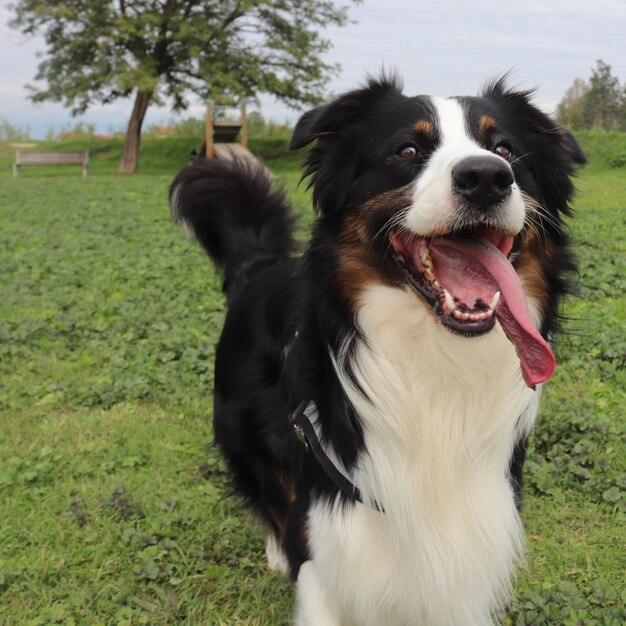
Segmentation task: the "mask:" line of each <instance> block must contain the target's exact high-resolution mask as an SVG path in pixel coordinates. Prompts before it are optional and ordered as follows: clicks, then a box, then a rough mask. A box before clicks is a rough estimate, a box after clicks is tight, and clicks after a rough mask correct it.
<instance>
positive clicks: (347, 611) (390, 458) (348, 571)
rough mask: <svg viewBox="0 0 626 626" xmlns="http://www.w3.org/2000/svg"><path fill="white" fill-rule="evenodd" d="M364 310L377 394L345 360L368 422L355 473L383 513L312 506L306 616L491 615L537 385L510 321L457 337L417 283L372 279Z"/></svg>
mask: <svg viewBox="0 0 626 626" xmlns="http://www.w3.org/2000/svg"><path fill="white" fill-rule="evenodd" d="M357 321H358V325H359V327H360V329H361V331H362V333H363V336H364V337H365V341H364V342H362V341H359V343H358V345H357V347H356V352H355V353H354V359H353V360H352V362H351V367H352V370H353V372H354V374H355V376H356V379H357V381H358V383H359V384H360V385H361V387H362V388H363V390H364V391H365V393H366V394H367V398H364V397H363V395H362V394H361V393H360V392H359V391H358V390H357V389H356V388H355V387H354V385H353V384H352V382H351V381H350V379H349V378H348V377H347V376H345V374H344V371H345V370H344V368H343V364H342V363H341V361H339V362H337V363H336V368H337V373H338V375H339V376H340V378H341V381H342V385H343V387H344V389H345V391H346V393H347V394H348V396H349V398H350V400H351V402H352V403H353V404H354V406H355V408H356V410H357V412H358V414H359V416H360V418H361V420H362V423H363V426H364V437H365V450H366V454H365V455H364V456H363V457H362V458H361V459H360V461H359V464H358V467H357V468H356V471H355V472H354V474H353V480H354V482H355V484H356V485H357V486H358V487H359V488H360V489H361V490H362V492H363V494H364V496H365V497H366V498H374V499H376V500H377V501H379V502H380V503H381V504H382V505H383V506H384V508H385V512H384V513H379V512H377V511H375V510H374V509H372V508H370V507H368V506H365V505H361V504H355V505H353V506H347V507H341V506H330V505H328V504H324V503H321V502H318V503H316V504H314V505H313V506H312V508H311V510H310V515H309V537H310V540H309V544H310V548H311V553H312V561H310V562H307V563H306V564H305V565H304V566H303V568H306V570H304V571H303V570H301V574H300V577H299V578H298V612H297V615H298V621H297V623H298V624H299V625H302V626H309V625H313V624H315V625H316V626H326V625H328V626H335V625H339V624H340V625H341V626H405V625H406V626H417V625H419V626H486V625H488V624H492V623H493V621H494V619H497V615H498V614H499V610H500V609H501V608H502V603H503V601H505V600H506V598H507V596H508V594H509V591H510V589H511V584H512V576H513V569H514V564H515V562H516V560H517V559H518V558H519V557H520V556H521V555H522V553H523V532H522V525H521V522H520V520H519V516H518V513H517V509H516V506H515V502H514V496H513V492H512V488H511V485H510V482H509V462H510V459H511V455H512V451H513V446H514V443H515V441H516V439H517V437H519V435H520V433H522V432H526V431H528V430H529V429H530V428H531V426H532V423H533V421H534V419H535V414H536V410H537V404H538V401H537V399H538V394H536V393H535V392H533V391H532V390H530V389H528V388H527V387H526V385H525V384H524V381H523V379H522V376H521V372H520V365H519V360H518V358H517V355H516V353H515V349H514V347H513V345H512V344H511V342H510V341H509V340H508V339H507V338H506V336H505V335H504V333H503V331H502V330H501V328H500V327H499V325H496V327H495V328H494V329H493V330H492V331H491V332H490V333H488V334H487V335H484V336H482V337H476V338H464V337H459V336H456V335H454V334H452V333H451V332H449V331H447V330H445V329H444V328H442V326H441V324H440V323H439V322H438V321H437V320H436V319H435V317H434V314H433V312H432V311H431V310H429V308H428V307H427V306H426V305H424V304H423V303H422V302H421V301H420V299H419V297H418V296H417V295H415V294H414V293H413V292H412V291H410V290H409V289H408V288H407V289H406V290H404V289H396V288H391V287H384V286H372V287H369V288H368V289H367V290H366V291H365V293H364V295H363V297H362V301H361V306H360V309H359V313H358V319H357ZM312 598H313V599H312ZM321 604H323V606H321ZM324 612H325V613H324ZM320 616H322V617H320ZM324 619H326V620H327V621H324Z"/></svg>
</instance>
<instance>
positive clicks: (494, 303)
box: [489, 291, 500, 309]
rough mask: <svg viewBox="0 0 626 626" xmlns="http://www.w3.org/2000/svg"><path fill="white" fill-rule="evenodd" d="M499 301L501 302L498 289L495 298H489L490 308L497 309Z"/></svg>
mask: <svg viewBox="0 0 626 626" xmlns="http://www.w3.org/2000/svg"><path fill="white" fill-rule="evenodd" d="M498 302H500V292H499V291H496V293H494V294H493V298H491V300H489V308H490V309H495V308H496V307H497V306H498Z"/></svg>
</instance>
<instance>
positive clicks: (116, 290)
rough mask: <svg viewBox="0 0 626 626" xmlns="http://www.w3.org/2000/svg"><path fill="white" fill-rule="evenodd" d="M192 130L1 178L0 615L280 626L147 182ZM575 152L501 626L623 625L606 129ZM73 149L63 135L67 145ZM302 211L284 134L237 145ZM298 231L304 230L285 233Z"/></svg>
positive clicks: (160, 212)
mask: <svg viewBox="0 0 626 626" xmlns="http://www.w3.org/2000/svg"><path fill="white" fill-rule="evenodd" d="M198 139H199V138H198V137H194V138H184V137H175V138H166V139H150V138H148V139H147V140H146V141H145V142H144V144H143V151H144V152H143V154H142V159H143V163H144V164H147V165H146V169H147V171H152V172H153V174H151V175H141V176H137V177H133V178H125V177H119V176H113V175H111V174H112V172H113V171H114V169H115V162H116V161H117V159H118V158H119V151H120V149H121V142H120V141H119V140H109V141H101V140H95V139H86V140H79V139H74V140H72V141H67V142H55V144H54V145H57V146H58V145H61V146H63V147H67V148H69V147H71V146H76V147H81V146H85V145H88V146H90V148H91V149H92V150H93V159H92V174H91V175H90V177H88V178H87V179H82V178H81V177H80V176H79V175H77V176H74V175H71V174H68V173H67V170H63V169H60V170H58V169H57V170H55V169H54V168H51V169H50V170H49V171H48V170H46V168H41V169H40V168H32V169H31V170H28V169H26V168H25V170H24V176H23V178H20V179H18V180H16V181H14V180H12V179H11V177H10V169H9V168H8V167H7V166H8V163H9V162H10V160H11V159H12V156H13V154H12V153H11V152H10V151H7V152H3V150H4V147H3V144H1V143H0V162H2V164H3V173H2V179H1V184H0V219H1V220H2V225H3V226H2V229H0V276H1V280H0V414H1V415H0V419H1V420H2V429H0V498H1V501H2V515H1V516H0V624H2V625H3V626H4V625H6V626H15V625H21V624H25V625H27V624H33V625H35V624H36V625H41V626H43V625H44V624H45V625H48V624H114V625H115V624H118V625H130V624H132V625H135V624H139V625H141V624H146V625H151V626H152V625H157V626H158V625H165V624H175V623H181V624H207V625H211V626H214V625H215V626H218V625H219V626H222V625H223V626H232V625H234V624H242V625H243V624H245V625H248V626H281V625H287V624H289V623H290V615H291V610H292V604H293V600H292V587H291V585H290V584H289V583H287V582H285V581H283V580H282V579H281V578H280V577H279V576H278V575H276V574H272V573H269V572H268V571H267V568H266V565H265V556H264V552H263V544H262V540H261V536H260V533H259V531H258V529H257V528H256V526H255V524H254V523H252V522H251V520H250V518H249V516H248V515H247V514H246V513H245V512H244V509H243V506H242V505H241V503H240V502H239V501H238V499H237V498H235V497H233V496H232V491H231V487H230V485H229V483H228V478H227V472H226V469H225V467H224V463H223V462H222V460H221V459H220V457H219V455H218V453H217V450H216V449H215V447H214V446H213V445H212V435H211V429H210V416H211V405H212V400H211V389H212V376H213V374H212V361H213V355H214V345H215V341H216V339H217V336H218V333H219V332H220V328H221V324H222V319H223V314H224V302H223V298H222V295H221V292H220V286H221V281H220V277H219V276H217V275H216V274H215V273H214V271H213V270H212V268H211V266H210V264H209V263H208V261H207V260H206V259H205V258H204V257H203V255H202V253H201V252H200V250H199V249H198V247H197V246H196V245H194V244H193V243H190V242H188V241H186V240H185V238H184V237H183V236H182V235H181V233H180V232H178V231H177V229H176V228H174V226H173V225H172V223H171V221H170V218H169V215H168V208H167V200H166V196H167V188H168V185H169V182H170V181H171V179H172V177H173V175H174V173H175V172H176V171H177V170H178V169H179V168H180V167H182V166H183V165H184V163H185V162H186V158H187V154H188V152H189V147H190V143H191V145H192V147H193V145H195V144H194V143H193V142H194V141H195V142H197V141H198ZM579 139H580V141H581V143H582V145H583V148H584V149H585V150H586V151H587V152H588V154H589V155H590V156H591V164H590V167H589V168H588V169H586V170H583V171H582V173H581V176H580V178H579V180H578V186H579V188H580V199H579V200H578V202H577V204H576V210H577V217H576V219H575V220H574V221H573V223H572V227H573V231H574V236H575V238H576V240H577V242H578V250H579V254H580V258H581V282H582V285H583V286H582V292H581V297H580V298H578V299H574V300H572V301H571V302H569V303H568V305H567V308H566V310H565V315H566V317H567V321H566V323H565V330H566V331H567V332H566V333H562V334H561V335H559V337H558V343H557V363H558V365H557V373H556V375H555V377H554V379H553V380H551V381H550V382H549V383H548V384H547V385H546V386H545V390H544V392H543V403H542V410H541V415H540V420H539V423H538V425H537V428H536V429H535V432H534V434H533V436H532V438H531V449H530V451H529V465H528V471H527V473H526V482H527V489H526V498H525V502H524V521H525V525H526V530H527V536H528V542H529V565H528V568H527V571H525V572H523V573H522V575H521V576H520V580H519V581H518V584H517V590H516V597H517V600H516V602H515V604H514V606H513V609H512V611H511V612H510V615H509V617H508V618H507V621H506V624H507V625H508V626H544V625H547V624H553V625H554V626H562V625H570V624H571V625H574V624H576V625H578V624H584V625H585V626H587V625H589V626H590V625H595V624H597V625H598V626H617V625H618V624H619V625H621V624H622V623H624V621H625V619H626V615H625V613H624V606H625V605H626V603H625V602H624V600H625V598H624V597H623V580H622V573H623V571H624V565H625V563H624V552H623V536H624V514H623V512H622V507H623V498H624V491H625V490H626V486H625V484H624V475H625V474H626V471H625V468H624V453H623V442H622V437H623V432H624V430H625V429H626V418H625V416H624V410H623V407H624V405H625V398H624V395H625V394H624V389H626V380H625V376H626V375H625V369H624V361H623V358H624V353H625V352H626V347H625V345H624V337H623V324H624V312H623V311H624V310H625V305H626V302H625V299H626V298H625V296H624V291H625V286H626V285H625V277H624V273H623V258H624V252H625V250H624V241H623V237H621V236H620V235H621V233H623V232H624V226H625V224H624V216H625V215H626V206H625V204H624V198H625V197H626V193H625V191H626V170H624V169H623V168H622V169H610V167H609V162H610V160H611V159H613V158H614V156H615V155H618V154H620V153H623V152H626V136H624V135H619V134H617V133H608V134H607V133H593V132H588V133H584V134H583V135H580V136H579ZM81 141H82V142H83V143H81ZM251 144H252V149H253V150H254V151H257V152H258V153H261V154H263V155H264V157H265V159H266V161H267V162H268V164H269V165H270V167H271V168H272V169H273V170H274V171H275V172H276V173H277V174H278V175H279V176H280V178H281V179H282V180H284V181H285V183H286V185H287V190H288V193H289V196H290V197H291V198H292V199H293V200H294V202H295V204H296V207H297V210H298V211H299V212H300V213H301V214H302V219H301V223H302V224H305V223H306V222H307V221H308V220H310V219H311V216H310V212H309V207H310V203H309V197H308V194H307V193H306V192H305V191H304V190H303V189H302V188H298V186H297V183H298V179H299V172H298V171H297V168H296V165H297V161H298V160H299V159H300V158H301V155H299V154H297V153H295V154H294V153H285V142H284V141H283V140H274V139H272V140H269V139H266V140H255V141H254V142H251ZM303 230H304V229H303Z"/></svg>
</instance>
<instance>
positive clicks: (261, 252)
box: [170, 159, 295, 292]
mask: <svg viewBox="0 0 626 626" xmlns="http://www.w3.org/2000/svg"><path fill="white" fill-rule="evenodd" d="M170 206H171V209H172V216H173V218H174V220H175V221H176V222H177V223H178V224H179V225H180V226H182V228H183V229H184V230H185V231H186V232H187V234H188V235H190V236H191V237H193V238H194V239H197V240H198V241H199V242H200V244H201V245H202V247H203V248H204V249H205V251H206V252H207V254H208V255H209V257H210V258H211V259H212V260H213V262H214V263H215V264H216V265H217V266H218V268H220V269H223V270H224V272H225V280H224V291H226V292H229V291H230V286H231V285H233V283H234V282H235V279H236V277H237V275H238V274H239V272H240V271H241V270H242V268H243V267H244V266H245V265H246V264H249V263H250V262H251V261H254V260H256V259H260V258H271V257H277V256H278V257H284V256H288V255H289V254H290V253H291V252H292V251H293V250H294V249H295V241H294V238H293V234H292V231H293V226H294V219H293V216H292V213H291V206H290V205H289V203H288V202H287V200H286V197H285V194H284V192H283V191H282V190H281V189H278V190H277V189H272V181H271V180H270V178H269V177H268V175H267V171H266V170H265V168H264V167H263V166H262V165H260V164H253V163H248V162H245V161H243V160H239V159H233V160H232V161H221V160H218V159H199V160H197V161H195V162H194V163H193V164H191V165H189V166H187V167H186V168H185V169H184V170H182V171H181V172H180V173H179V174H178V175H177V176H176V178H175V179H174V181H173V183H172V186H171V187H170Z"/></svg>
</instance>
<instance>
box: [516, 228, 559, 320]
mask: <svg viewBox="0 0 626 626" xmlns="http://www.w3.org/2000/svg"><path fill="white" fill-rule="evenodd" d="M553 258H554V251H553V249H552V246H551V245H550V244H549V242H544V243H543V245H542V240H540V239H539V237H538V236H537V233H536V232H535V230H534V229H530V230H529V231H528V233H527V234H526V236H525V238H524V243H523V245H522V249H521V250H520V253H519V256H518V257H517V259H516V261H515V270H516V272H517V274H518V275H519V277H520V279H521V281H522V285H523V286H524V291H525V292H526V294H527V295H528V296H530V297H531V298H532V299H533V300H534V301H535V302H536V303H537V305H538V306H539V308H540V310H541V311H545V308H546V306H547V304H548V282H547V280H546V275H545V273H544V271H543V266H542V265H543V264H549V263H552V262H553Z"/></svg>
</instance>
